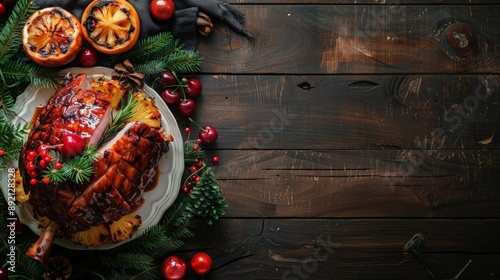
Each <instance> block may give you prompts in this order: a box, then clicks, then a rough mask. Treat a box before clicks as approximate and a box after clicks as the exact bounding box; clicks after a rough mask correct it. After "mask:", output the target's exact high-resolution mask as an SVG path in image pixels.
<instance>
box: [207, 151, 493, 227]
mask: <svg viewBox="0 0 500 280" xmlns="http://www.w3.org/2000/svg"><path fill="white" fill-rule="evenodd" d="M215 153H216V154H217V155H218V156H219V157H220V158H223V159H224V161H222V162H221V163H219V164H218V165H217V166H216V167H215V171H216V173H217V177H218V179H220V184H221V187H222V189H223V193H224V196H225V197H226V200H227V201H228V203H229V204H230V205H231V207H230V208H229V209H228V210H227V213H226V215H227V216H229V217H351V218H352V217H356V218H363V217H492V218H493V217H497V218H498V217H499V216H498V215H499V213H500V189H499V188H498V182H499V181H500V177H499V176H498V165H497V166H496V167H491V169H490V167H489V166H486V165H485V163H484V162H481V161H479V162H478V160H481V159H483V160H484V159H485V158H489V157H490V156H498V155H499V154H498V151H495V152H491V153H490V152H482V153H483V154H482V155H481V156H480V158H477V157H476V156H475V155H473V154H474V153H477V151H474V152H471V153H468V152H464V153H465V154H464V155H463V156H462V155H461V156H460V157H459V158H456V157H452V156H451V155H452V154H453V153H462V152H458V151H453V152H449V153H448V155H450V157H449V158H446V159H444V160H435V159H428V158H425V159H424V160H423V161H422V162H420V161H419V158H418V157H414V158H411V159H409V158H407V159H406V160H402V157H403V155H402V152H401V151H396V150H393V151H344V150H339V151H311V150H295V151H293V150H282V151H238V150H217V151H215Z"/></svg>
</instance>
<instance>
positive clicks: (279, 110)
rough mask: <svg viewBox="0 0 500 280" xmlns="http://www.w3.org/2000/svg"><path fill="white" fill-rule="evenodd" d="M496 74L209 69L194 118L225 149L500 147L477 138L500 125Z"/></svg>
mask: <svg viewBox="0 0 500 280" xmlns="http://www.w3.org/2000/svg"><path fill="white" fill-rule="evenodd" d="M498 78H499V77H498V76H496V75H494V76H488V75H484V76H483V75H477V76H476V75H451V76H441V75H440V76H434V75H402V76H399V75H398V76H394V75H393V76H390V75H371V76H361V75H356V76H354V75H353V76H337V75H327V76H310V75H289V76H281V75H273V76H271V75H266V76H263V75H255V76H249V75H211V76H210V75H204V76H200V80H201V81H202V83H203V84H204V90H203V97H202V99H201V100H200V102H199V107H198V111H197V113H196V115H195V116H194V117H195V118H196V119H199V120H203V122H205V123H209V124H217V128H218V131H219V134H220V135H221V137H220V139H219V140H218V143H217V145H216V146H215V147H221V148H222V147H223V148H224V149H292V150H294V149H316V150H318V149H367V150H381V149H401V150H406V149H421V150H425V151H427V152H429V153H431V154H433V155H437V154H439V152H440V151H443V150H450V149H453V150H457V149H466V150H467V149H478V150H480V149H499V147H500V142H499V138H498V137H493V139H492V141H491V142H490V143H489V144H487V145H485V144H481V143H480V142H481V141H483V140H485V139H488V138H489V137H491V136H492V135H494V134H495V131H497V128H498V127H500V118H499V117H498V116H499V112H500V107H499V104H500V103H499V95H498V94H499V92H500V88H499V87H498ZM306 85H307V86H306ZM179 120H180V122H181V126H184V125H188V123H187V122H186V121H185V120H184V119H183V118H179Z"/></svg>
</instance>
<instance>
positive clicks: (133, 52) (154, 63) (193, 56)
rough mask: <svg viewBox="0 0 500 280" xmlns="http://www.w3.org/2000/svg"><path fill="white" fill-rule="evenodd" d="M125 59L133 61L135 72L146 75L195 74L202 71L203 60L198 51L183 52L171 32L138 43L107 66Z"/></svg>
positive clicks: (113, 58) (114, 58) (115, 57)
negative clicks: (162, 73)
mask: <svg viewBox="0 0 500 280" xmlns="http://www.w3.org/2000/svg"><path fill="white" fill-rule="evenodd" d="M125 59H129V60H130V61H132V62H133V64H134V68H135V70H136V71H137V72H140V73H143V74H144V75H156V74H159V73H161V72H163V71H165V70H170V71H176V72H179V73H193V72H196V71H198V70H200V65H201V60H202V58H201V57H200V54H199V53H198V52H197V51H189V50H183V49H182V45H180V44H179V40H178V39H174V38H173V36H172V34H171V33H170V32H162V33H159V34H157V35H155V36H151V37H148V38H144V39H142V40H140V41H138V42H137V43H136V44H135V46H134V47H133V48H132V49H130V50H129V51H127V52H125V53H123V54H119V55H115V56H112V57H111V58H110V59H109V60H108V62H107V65H108V66H110V67H112V66H114V65H115V64H116V63H118V62H120V61H124V60H125Z"/></svg>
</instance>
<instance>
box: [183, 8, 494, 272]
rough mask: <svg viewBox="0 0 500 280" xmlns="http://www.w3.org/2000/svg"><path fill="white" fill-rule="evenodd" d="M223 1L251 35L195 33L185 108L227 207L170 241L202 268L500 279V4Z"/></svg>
mask: <svg viewBox="0 0 500 280" xmlns="http://www.w3.org/2000/svg"><path fill="white" fill-rule="evenodd" d="M230 3H232V4H234V5H235V6H236V7H237V8H238V9H239V10H240V11H242V12H243V13H244V14H245V17H246V23H245V26H246V27H247V28H248V29H249V30H250V31H251V32H252V33H253V34H254V35H255V38H254V39H253V40H248V39H245V38H243V37H241V36H240V35H237V34H236V33H234V32H233V31H232V30H231V29H229V28H227V27H225V26H224V25H223V24H222V23H220V22H217V21H216V22H215V24H216V29H215V30H214V31H213V33H212V34H210V35H209V36H208V37H205V38H202V39H201V40H200V43H199V51H200V53H201V55H202V56H203V57H204V62H203V64H202V71H201V73H200V74H199V75H198V78H200V80H201V81H202V83H203V87H204V89H203V93H202V96H201V98H200V99H199V103H198V104H199V106H198V110H197V113H196V114H195V116H194V118H195V119H196V120H197V121H198V122H201V124H202V125H213V126H215V127H216V128H217V130H218V132H219V139H218V140H217V143H216V144H215V145H211V146H204V148H205V150H206V151H207V153H208V155H209V156H211V155H218V156H219V157H220V159H221V160H220V162H219V163H218V164H214V169H215V172H216V174H217V178H218V179H219V183H220V186H221V188H222V190H223V194H224V197H225V198H226V200H227V202H228V203H229V208H227V211H226V216H225V217H224V218H223V219H222V220H220V221H218V222H217V223H216V225H215V226H213V227H211V228H210V230H207V229H205V228H200V229H199V230H198V235H197V238H196V239H195V240H193V242H190V243H189V244H188V245H187V246H186V247H185V248H184V251H183V252H181V253H180V254H181V255H182V256H184V257H185V259H189V258H190V257H191V256H192V255H193V254H194V253H195V252H196V251H200V250H203V251H207V252H209V253H210V254H211V255H212V256H213V257H214V270H213V271H212V272H211V273H210V274H208V275H207V276H206V277H205V278H206V279H238V280H241V279H415V280H416V279H419V280H422V279H431V280H432V279H453V277H455V276H457V274H458V273H459V271H460V270H461V269H462V268H463V267H464V266H465V265H466V263H467V262H468V261H469V260H471V261H472V262H471V263H470V265H469V266H468V267H467V268H466V269H465V270H464V271H463V273H462V274H461V275H460V277H459V278H458V279H460V280H464V279H473V280H476V279H498V277H499V275H500V269H499V267H498V263H499V262H500V243H499V241H498V238H497V236H498V232H499V230H500V217H499V213H500V211H499V210H500V188H499V187H498V182H500V177H499V176H500V172H499V171H500V141H499V138H498V137H499V135H498V134H499V133H500V132H499V128H500V118H499V115H500V114H499V113H500V105H499V104H500V102H499V95H498V94H499V92H500V89H499V85H500V83H499V81H500V80H499V78H500V75H499V74H500V65H499V62H500V58H499V51H498V46H499V40H500V39H499V38H500V31H499V30H500V28H499V27H500V20H499V19H498V14H500V13H499V12H500V6H499V5H497V3H496V2H495V1H428V0H419V1H412V0H402V1H397V2H396V1H377V0H361V1H347V0H338V1H324V0H308V1H298V0H288V1H280V0H268V1H265V2H264V1H256V0H232V1H230ZM483 4H488V5H483ZM178 120H179V125H180V126H181V127H185V126H189V123H188V122H187V120H185V119H184V118H181V117H178ZM195 133H197V132H195ZM191 137H193V136H191ZM417 233H421V234H422V236H423V238H424V240H422V241H421V243H420V246H421V247H420V252H421V255H422V258H423V259H424V262H425V264H426V265H427V267H428V269H430V271H431V272H432V273H433V275H434V278H433V277H432V276H431V275H430V273H429V271H428V270H427V269H426V268H425V266H424V265H423V264H422V262H421V261H419V260H418V258H417V257H416V256H415V254H414V253H412V252H411V251H405V250H403V246H404V245H405V244H406V242H408V240H409V239H410V238H411V237H412V236H414V234H417ZM325 240H328V241H327V242H326V243H325V242H324V241H325ZM325 244H326V245H325ZM190 277H191V278H193V277H194V275H193V274H192V272H191V271H188V278H190Z"/></svg>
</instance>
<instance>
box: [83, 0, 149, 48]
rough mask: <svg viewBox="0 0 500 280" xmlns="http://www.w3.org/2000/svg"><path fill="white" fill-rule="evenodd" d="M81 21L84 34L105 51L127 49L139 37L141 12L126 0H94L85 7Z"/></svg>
mask: <svg viewBox="0 0 500 280" xmlns="http://www.w3.org/2000/svg"><path fill="white" fill-rule="evenodd" d="M81 23H82V26H83V28H82V29H83V37H85V39H86V40H87V41H88V42H89V43H90V44H91V45H92V46H93V47H94V48H96V49H97V50H98V51H100V52H102V53H106V54H117V53H122V52H125V51H127V50H129V49H130V48H132V47H133V46H134V44H135V42H137V39H138V38H139V32H140V21H139V15H138V14H137V11H136V10H135V9H134V7H133V6H132V5H131V4H130V3H128V2H127V1H125V0H94V1H92V2H91V3H90V4H89V5H88V6H87V8H86V9H85V11H83V15H82V22H81Z"/></svg>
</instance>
